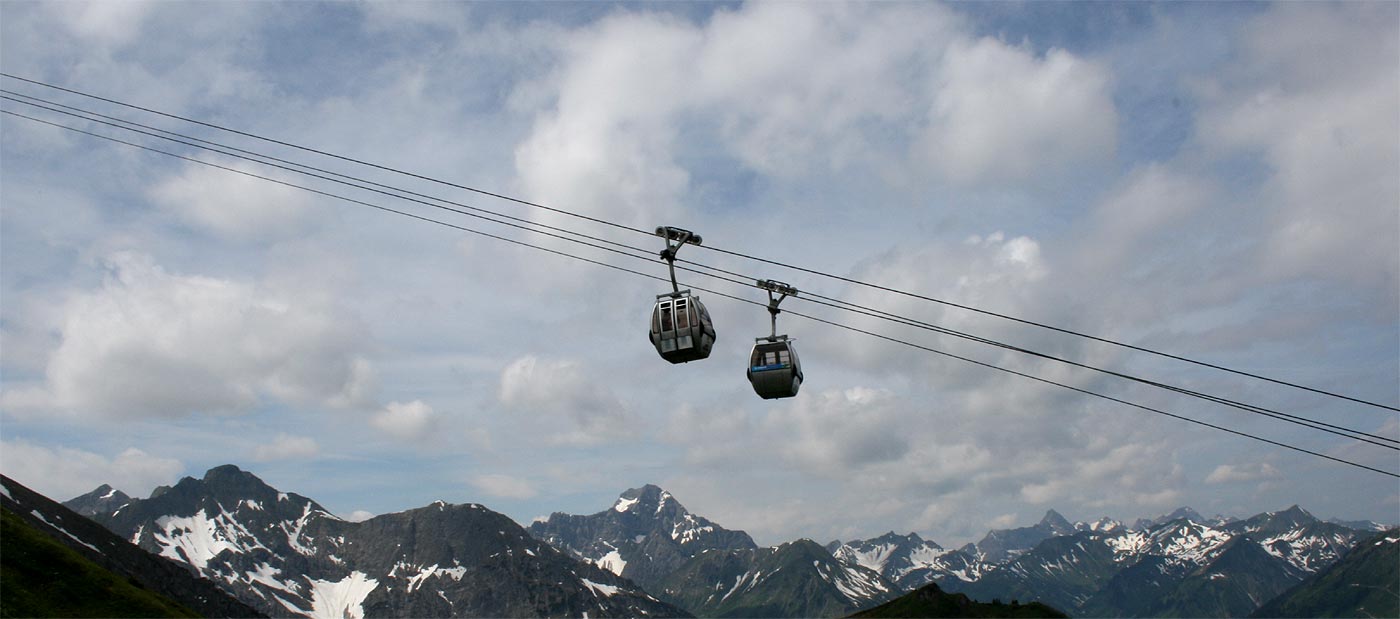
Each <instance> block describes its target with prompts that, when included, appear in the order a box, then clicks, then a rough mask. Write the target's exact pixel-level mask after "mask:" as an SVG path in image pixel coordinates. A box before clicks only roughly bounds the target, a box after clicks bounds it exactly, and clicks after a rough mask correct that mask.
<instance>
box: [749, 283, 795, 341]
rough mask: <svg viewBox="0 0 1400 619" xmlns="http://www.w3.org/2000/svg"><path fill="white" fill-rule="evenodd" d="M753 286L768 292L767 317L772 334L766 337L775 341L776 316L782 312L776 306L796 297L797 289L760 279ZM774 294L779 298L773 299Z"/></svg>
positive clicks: (776, 330) (776, 332) (776, 331)
mask: <svg viewBox="0 0 1400 619" xmlns="http://www.w3.org/2000/svg"><path fill="white" fill-rule="evenodd" d="M754 285H756V286H758V287H759V288H762V289H764V290H767V291H768V316H769V318H770V321H771V322H772V327H773V332H772V334H771V335H769V336H768V339H769V340H776V339H778V314H779V313H781V311H782V310H779V309H778V304H779V303H782V302H783V299H786V298H788V297H789V296H793V297H795V296H797V289H796V288H793V287H792V286H789V285H787V284H785V283H783V282H779V281H774V280H771V279H760V280H758V281H757V282H754ZM774 293H777V294H778V295H779V296H778V297H776V298H774V297H773V294H774Z"/></svg>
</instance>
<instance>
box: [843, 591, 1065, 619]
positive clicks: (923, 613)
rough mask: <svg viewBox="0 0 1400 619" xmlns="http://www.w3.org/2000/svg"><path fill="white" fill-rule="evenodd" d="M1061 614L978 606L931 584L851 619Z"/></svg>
mask: <svg viewBox="0 0 1400 619" xmlns="http://www.w3.org/2000/svg"><path fill="white" fill-rule="evenodd" d="M1068 616H1069V615H1066V614H1064V613H1062V612H1060V611H1058V610H1055V609H1053V608H1051V607H1049V606H1046V605H1044V604H1041V603H1040V602H1031V603H1030V604H1021V603H1019V602H1015V601H1013V602H1012V603H1010V604H1003V603H1001V602H999V601H993V602H992V603H990V604H987V603H983V602H974V601H972V599H971V598H969V597H967V596H966V595H963V594H961V593H946V592H944V591H943V590H942V589H939V588H938V585H936V584H933V583H929V584H928V585H925V586H923V587H920V588H919V589H916V590H914V591H912V592H910V593H908V594H905V595H903V596H901V597H899V598H896V599H894V600H892V601H890V602H886V603H884V604H881V605H879V606H876V607H875V608H871V609H868V610H863V611H860V612H858V613H856V614H854V615H851V617H862V618H864V617H906V618H914V617H1068Z"/></svg>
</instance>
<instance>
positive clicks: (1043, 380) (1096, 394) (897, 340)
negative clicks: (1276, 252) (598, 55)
mask: <svg viewBox="0 0 1400 619" xmlns="http://www.w3.org/2000/svg"><path fill="white" fill-rule="evenodd" d="M11 100H13V99H11ZM0 113H4V114H7V115H10V116H15V117H19V118H24V119H27V120H30V121H34V122H39V123H42V124H46V125H50V126H54V127H58V128H61V129H67V130H70V131H74V132H77V133H82V134H86V135H89V136H93V137H97V138H100V139H104V140H108V141H112V142H115V143H120V144H124V145H127V146H132V147H135V148H139V149H143V150H147V151H150V152H155V153H159V154H162V155H167V156H170V157H175V158H178V159H182V160H185V161H189V162H192V163H197V164H201V165H206V166H210V167H213V168H217V169H221V170H224V171H228V172H233V173H236V174H241V175H244V176H248V177H252V178H256V179H260V180H264V181H267V182H272V183H276V184H280V185H284V186H287V187H291V188H295V189H300V190H303V191H308V192H311V193H315V194H318V195H322V196H326V197H330V198H334V199H338V200H342V201H346V202H350V203H353V204H358V205H362V206H366V207H369V208H374V209H377V210H380V211H384V212H388V213H393V214H398V215H403V216H406V217H411V218H413V219H418V220H420V221H425V222H429V223H434V224H438V225H442V226H446V227H449V228H453V229H457V230H461V231H464V232H469V233H473V234H478V235H481V236H485V237H488V238H493V239H497V240H502V241H506V242H509V243H512V244H515V245H520V246H524V247H529V248H532V249H537V250H541V251H545V252H548V253H552V254H556V255H559V256H563V257H567V258H572V259H576V260H580V261H584V262H588V263H591V264H595V265H599V266H604V267H607V268H611V269H615V270H618V271H622V272H626V273H631V274H634V275H638V276H642V277H646V278H650V279H656V280H660V281H668V280H667V279H666V278H662V277H660V276H656V275H653V274H649V273H644V272H641V271H637V270H634V269H628V268H625V267H620V266H617V265H613V264H609V263H605V262H602V261H599V260H594V259H590V258H587V257H583V256H578V255H575V254H570V253H568V252H563V251H559V250H555V249H551V248H547V247H542V246H539V245H533V244H530V243H526V242H523V241H519V240H516V239H510V238H507V237H502V236H499V235H495V234H491V233H487V232H482V231H480V230H475V229H472V228H468V227H466V226H461V225H457V224H452V223H449V222H444V221H440V220H436V219H432V218H429V217H424V216H421V215H417V214H414V213H409V212H406V211H400V210H397V209H393V208H389V207H385V206H382V205H377V204H373V203H370V202H366V201H363V200H357V199H354V198H350V197H347V196H341V195H338V194H334V193H330V192H326V191H322V190H318V189H314V188H310V187H305V186H302V185H297V184H295V183H289V182H286V181H282V180H278V179H274V178H271V177H266V176H262V175H259V174H255V173H251V172H246V171H243V170H238V169H235V168H231V167H228V166H222V165H219V164H215V163H212V162H208V161H204V160H201V159H198V158H194V157H188V156H185V155H180V154H177V153H172V152H168V151H164V150H160V149H157V148H153V147H150V146H146V145H142V144H137V143H134V142H128V141H125V140H121V139H118V138H114V137H111V136H106V135H102V134H99V133H94V132H91V131H85V130H82V129H78V128H75V127H70V126H66V125H62V124H59V123H54V122H51V121H47V120H43V119H38V118H34V117H31V116H27V115H24V114H20V113H17V112H14V111H11V110H0ZM107 124H110V123H107ZM156 137H160V136H156ZM381 193H384V192H381ZM386 195H391V196H392V194H386ZM449 210H451V209H449ZM454 212H456V211H454ZM487 220H488V221H493V220H489V219H487ZM495 223H505V222H499V221H497V222H495ZM693 288H694V289H696V290H701V291H703V292H708V293H710V294H715V295H718V296H722V297H725V298H729V299H732V300H737V301H740V302H744V303H750V304H754V305H763V304H762V303H759V302H757V301H753V300H750V299H745V298H742V297H737V296H734V295H730V294H726V293H722V292H718V291H714V290H708V289H705V288H700V287H698V286H696V287H693ZM789 313H791V314H793V315H795V316H799V317H802V318H807V319H809V320H813V321H816V322H820V323H824V324H828V325H831V326H835V327H838V328H842V329H846V330H849V331H853V332H856V333H862V334H865V335H868V336H871V337H876V338H879V339H883V340H887V341H890V342H894V343H899V344H902V345H906V346H910V347H913V348H916V349H920V350H924V351H927V352H931V353H934V354H938V355H943V356H946V357H950V358H954V359H958V360H962V361H965V362H968V363H972V364H975V365H979V366H982V367H986V368H989V369H994V370H998V371H1002V372H1006V373H1009V374H1013V375H1017V376H1021V377H1024V378H1029V379H1031V380H1035V381H1038V382H1041V383H1045V384H1050V385H1054V386H1058V387H1061V388H1064V389H1069V390H1072V391H1075V392H1078V393H1081V394H1084V395H1089V396H1092V397H1097V398H1101V399H1105V400H1108V401H1112V402H1116V403H1120V404H1124V405H1127V406H1132V407H1134V408H1138V409H1140V410H1144V411H1148V412H1152V413H1156V414H1161V415H1165V416H1168V417H1172V418H1175V419H1180V420H1182V421H1186V422H1189V423H1194V424H1197V425H1201V426H1205V427H1208V428H1212V429H1216V430H1221V431H1224V432H1228V433H1231V434H1235V435H1238V436H1242V437H1246V438H1251V439H1254V440H1257V441H1261V442H1265V443H1268V444H1271V445H1275V446H1278V447H1283V448H1286V449H1290V450H1293V451H1297V452H1300V453H1305V454H1309V455H1312V456H1315V457H1319V458H1323V459H1327V460H1331V461H1334V462H1338V463H1342V464H1347V465H1350V466H1353V467H1357V468H1361V469H1364V470H1368V471H1372V472H1376V473H1380V474H1383V475H1387V476H1390V477H1396V478H1400V474H1397V473H1392V472H1390V471H1385V470H1382V469H1378V468H1375V467H1371V466H1367V465H1364V464H1361V463H1358V462H1353V461H1350V460H1345V459H1342V458H1338V457H1334V456H1330V455H1327V454H1324V453H1320V452H1316V451H1312V450H1309V449H1306V448H1302V447H1298V446H1295V445H1290V444H1287V443H1283V442H1280V441H1275V440H1272V439H1268V438H1264V437H1261V436H1257V435H1254V434H1250V433H1247V432H1243V431H1240V430H1234V429H1231V428H1227V427H1224V426H1220V425H1217V424H1212V423H1209V422H1205V421H1201V420H1198V419H1193V418H1190V417H1185V416H1182V415H1177V414H1174V413H1170V412H1167V411H1164V410H1161V409H1157V408H1153V407H1149V406H1145V405H1142V404H1138V403H1135V402H1130V401H1127V400H1123V399H1120V398H1116V397H1113V396H1109V395H1106V394H1102V393H1099V392H1095V391H1091V390H1088V389H1083V388H1079V387H1074V386H1072V385H1067V384H1064V383H1060V382H1057V381H1053V380H1050V379H1046V378H1042V377H1038V376H1034V375H1031V374H1027V373H1024V372H1019V371H1016V370H1011V369H1009V368H1003V367H1000V366H997V365H994V364H990V363H986V362H982V361H977V360H975V359H971V358H968V357H964V356H961V355H956V354H953V353H948V352H944V351H941V350H937V349H934V348H931V347H928V346H924V345H921V344H917V343H913V342H909V341H907V340H902V339H900V338H896V337H892V336H887V335H883V334H879V333H875V332H872V331H868V330H864V329H860V328H857V327H852V326H849V325H845V324H842V323H838V322H835V321H832V320H827V319H824V318H820V317H816V316H811V315H807V314H802V313H798V312H792V311H789Z"/></svg>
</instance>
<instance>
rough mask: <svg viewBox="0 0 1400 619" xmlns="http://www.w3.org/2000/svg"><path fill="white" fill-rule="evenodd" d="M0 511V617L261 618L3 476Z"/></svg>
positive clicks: (210, 586)
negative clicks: (0, 515)
mask: <svg viewBox="0 0 1400 619" xmlns="http://www.w3.org/2000/svg"><path fill="white" fill-rule="evenodd" d="M0 504H3V511H4V529H3V531H0V567H3V570H0V615H3V616H4V617H262V616H265V615H263V614H261V613H258V612H257V611H256V610H254V609H253V608H251V607H249V606H247V605H245V604H242V603H240V602H238V601H237V600H235V599H233V598H232V597H230V596H229V595H228V594H226V593H224V592H223V591H222V590H220V589H219V588H218V586H217V585H215V584H214V583H212V582H209V581H207V580H204V579H201V578H198V577H196V576H194V575H193V574H191V573H190V572H189V571H188V570H186V569H185V568H183V567H181V566H180V565H178V564H176V563H174V562H172V561H169V560H167V559H165V558H163V557H158V556H155V555H152V554H150V553H148V552H146V551H144V550H141V549H140V548H137V547H136V546H135V545H133V544H131V542H128V541H126V540H125V539H122V538H120V537H117V536H116V535H114V534H112V532H111V531H108V530H107V529H104V528H103V527H102V526H101V525H99V524H97V523H95V522H93V521H91V520H88V519H87V518H85V517H83V516H82V515H80V514H78V513H77V512H74V511H72V510H70V509H68V508H67V507H64V506H62V505H59V504H58V503H56V502H54V501H52V500H50V499H48V498H47V497H45V496H43V495H40V494H38V493H36V492H34V491H33V490H30V489H29V488H26V487H24V486H23V485H21V484H19V483H17V482H15V481H14V480H13V479H10V478H8V477H5V476H3V475H0Z"/></svg>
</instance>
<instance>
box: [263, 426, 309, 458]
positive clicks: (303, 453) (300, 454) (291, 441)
mask: <svg viewBox="0 0 1400 619" xmlns="http://www.w3.org/2000/svg"><path fill="white" fill-rule="evenodd" d="M319 453H321V448H320V447H319V446H318V445H317V444H316V440H315V439H312V438H310V437H305V436H292V435H290V434H286V433H278V434H277V436H276V438H274V439H272V442H271V443H268V444H266V445H259V446H257V447H256V448H254V449H253V459H254V460H257V461H258V462H271V461H273V460H305V459H308V458H314V457H316V456H317V454H319Z"/></svg>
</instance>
